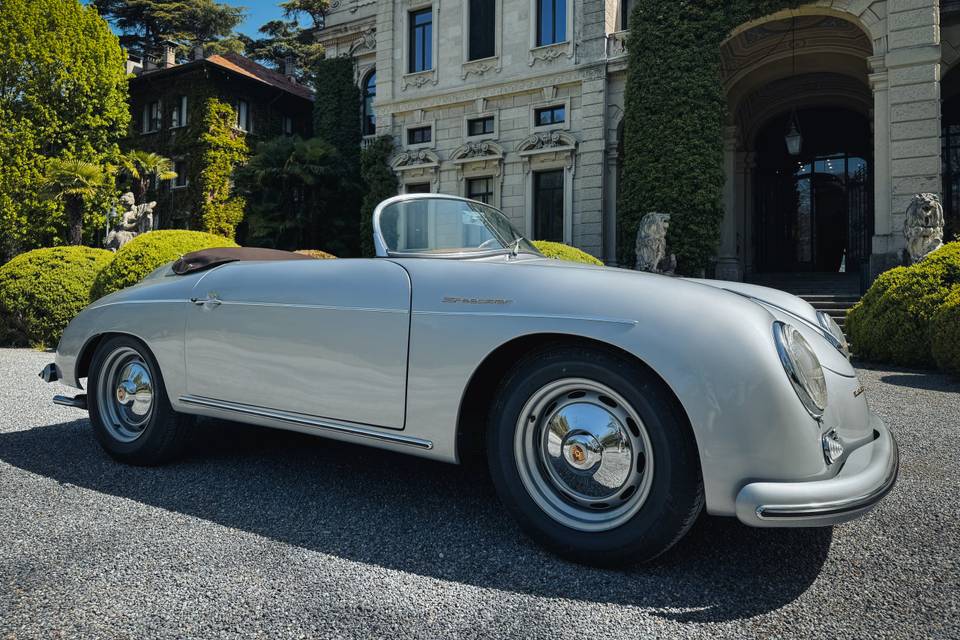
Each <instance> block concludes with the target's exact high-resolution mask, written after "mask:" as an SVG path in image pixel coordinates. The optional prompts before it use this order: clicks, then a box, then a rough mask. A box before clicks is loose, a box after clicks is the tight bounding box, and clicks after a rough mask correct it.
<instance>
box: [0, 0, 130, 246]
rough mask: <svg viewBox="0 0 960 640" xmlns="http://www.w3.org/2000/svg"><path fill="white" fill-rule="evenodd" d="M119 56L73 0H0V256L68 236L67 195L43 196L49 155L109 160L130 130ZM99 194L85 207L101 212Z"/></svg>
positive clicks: (96, 20) (100, 26)
mask: <svg viewBox="0 0 960 640" xmlns="http://www.w3.org/2000/svg"><path fill="white" fill-rule="evenodd" d="M124 60H125V56H124V53H123V50H122V49H121V48H120V45H119V43H118V41H117V38H116V36H115V35H114V34H113V33H112V32H111V31H110V27H109V25H107V23H105V22H104V21H103V20H102V19H101V18H100V17H99V16H98V15H97V13H96V11H95V10H93V9H92V8H88V7H84V6H82V5H81V4H80V3H79V2H77V1H76V0H3V1H2V2H0V123H2V126H0V168H2V170H0V259H5V258H9V257H10V256H11V255H14V254H15V253H17V252H19V251H23V250H26V249H30V248H32V247H37V246H42V245H49V244H55V243H58V242H62V241H63V239H64V236H65V234H64V230H65V220H64V207H63V204H62V203H61V202H59V201H57V200H50V199H49V198H45V197H44V194H43V193H42V188H43V176H44V175H45V173H46V171H47V165H48V163H49V162H50V161H51V159H53V158H61V159H64V160H69V159H75V160H83V161H86V162H91V163H95V164H105V163H107V162H110V161H112V160H113V159H114V158H115V157H116V154H117V153H118V148H117V141H118V140H119V139H120V137H121V136H122V135H124V134H125V133H126V131H127V126H128V123H129V121H130V113H129V110H128V107H127V82H126V73H125V71H124ZM103 204H105V203H100V202H98V203H97V207H95V208H92V209H91V208H87V209H86V210H85V211H84V216H85V217H86V218H87V220H88V222H90V221H92V220H93V219H97V220H102V218H103V215H104V212H105V211H104V210H103V206H102V205H103Z"/></svg>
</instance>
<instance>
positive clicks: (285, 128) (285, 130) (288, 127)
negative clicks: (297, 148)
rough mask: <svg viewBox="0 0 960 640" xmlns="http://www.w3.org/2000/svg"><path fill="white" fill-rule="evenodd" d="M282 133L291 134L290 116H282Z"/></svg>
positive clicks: (291, 122)
mask: <svg viewBox="0 0 960 640" xmlns="http://www.w3.org/2000/svg"><path fill="white" fill-rule="evenodd" d="M283 135H285V136H292V135H293V118H291V117H290V116H283Z"/></svg>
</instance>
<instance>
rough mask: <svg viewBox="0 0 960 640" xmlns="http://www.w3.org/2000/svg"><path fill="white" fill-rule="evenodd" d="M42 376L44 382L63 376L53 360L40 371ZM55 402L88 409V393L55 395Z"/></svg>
mask: <svg viewBox="0 0 960 640" xmlns="http://www.w3.org/2000/svg"><path fill="white" fill-rule="evenodd" d="M40 377H41V378H43V381H44V382H57V381H58V380H60V378H62V377H63V376H61V375H60V369H59V368H58V367H57V365H56V364H54V363H52V362H51V363H50V364H48V365H47V366H45V367H44V368H43V371H41V372H40ZM53 404H59V405H61V406H64V407H73V408H74V409H86V408H87V394H85V393H81V394H78V395H76V396H74V397H72V398H71V397H70V396H53Z"/></svg>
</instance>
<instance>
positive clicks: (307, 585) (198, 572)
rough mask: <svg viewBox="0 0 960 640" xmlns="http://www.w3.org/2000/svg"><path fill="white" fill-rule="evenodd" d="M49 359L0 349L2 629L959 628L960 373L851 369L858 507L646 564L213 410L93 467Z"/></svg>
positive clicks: (404, 634) (383, 464)
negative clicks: (561, 549) (598, 566)
mask: <svg viewBox="0 0 960 640" xmlns="http://www.w3.org/2000/svg"><path fill="white" fill-rule="evenodd" d="M51 359H52V357H51V354H47V353H38V352H34V351H29V350H0V638H18V639H24V638H56V637H91V638H92V637H97V638H102V637H122V638H146V637H169V638H175V637H181V638H182V637H189V638H198V637H217V638H250V637H257V636H262V637H305V638H319V637H335V638H341V637H356V638H367V637H380V638H385V637H389V638H390V639H391V640H399V639H400V638H408V637H409V638H414V637H421V638H486V637H519V638H550V639H553V638H578V639H597V640H600V639H602V640H612V639H613V638H638V637H697V638H699V637H729V638H743V637H750V636H752V637H771V636H776V637H799V638H809V637H823V638H837V637H844V638H868V637H869V638H880V637H884V638H887V637H889V638H894V637H896V638H916V637H941V638H947V637H960V568H958V563H960V491H958V488H960V446H958V431H960V393H958V392H960V383H958V381H957V380H955V379H950V378H947V377H944V376H941V375H937V374H931V373H917V372H910V371H899V370H898V371H888V370H874V369H862V370H861V372H860V373H861V377H862V379H863V383H864V386H865V387H866V388H867V392H868V396H869V398H870V401H871V404H872V406H873V408H874V410H875V411H877V412H878V413H879V414H880V415H881V416H882V417H883V419H884V420H886V421H887V423H888V424H889V425H890V426H891V428H892V429H893V430H894V432H895V433H896V434H897V437H898V439H899V442H900V445H901V456H902V461H901V475H900V481H899V483H898V484H897V486H896V488H895V489H894V491H893V492H892V493H891V494H890V495H889V496H888V497H887V499H886V501H885V502H883V503H882V504H881V505H880V507H879V508H878V509H877V510H875V511H874V512H873V513H872V514H870V515H869V516H867V517H866V518H863V519H861V520H859V521H857V522H853V523H849V524H845V525H841V526H838V527H836V528H834V529H832V530H830V529H807V530H758V529H750V528H747V527H744V526H741V525H740V524H738V523H736V522H734V521H730V520H726V519H717V518H708V517H704V518H702V519H701V520H700V521H699V522H698V524H697V525H696V526H695V528H694V530H693V531H692V532H691V534H690V535H689V536H688V537H687V538H686V539H685V540H683V541H682V542H681V543H680V544H679V545H678V546H677V547H676V548H675V549H674V550H673V551H671V552H670V553H668V554H667V555H666V556H665V557H663V558H661V559H660V560H658V561H657V562H655V563H654V564H652V565H649V566H642V567H637V568H632V569H627V570H623V571H601V570H595V569H589V568H585V567H582V566H577V565H573V564H569V563H566V562H564V561H562V560H559V559H557V558H556V557H554V556H552V555H550V554H548V553H545V552H543V551H541V550H540V549H539V548H537V547H536V546H534V545H533V544H532V543H531V542H530V541H529V540H527V539H526V538H525V537H524V536H523V535H522V534H521V533H520V532H519V530H518V529H517V527H516V526H515V525H514V524H513V522H512V521H511V520H510V518H509V517H508V516H507V515H506V514H505V513H504V512H503V511H502V510H501V508H500V507H499V505H498V503H497V500H496V497H495V496H494V494H493V490H492V487H491V486H490V483H489V480H486V479H480V480H479V481H478V479H477V476H476V474H475V473H471V472H469V471H467V470H465V469H462V468H458V467H454V466H448V465H443V464H439V463H431V462H424V461H421V460H417V459H414V458H407V457H403V456H400V455H395V454H389V453H384V452H380V451H376V450H372V449H365V448H360V447H356V446H351V445H346V444H340V443H335V442H331V441H326V440H322V439H312V438H309V437H306V436H299V435H296V434H288V433H282V432H275V431H269V430H260V429H254V428H250V427H243V426H240V425H233V424H225V423H207V424H204V425H202V426H201V427H200V429H201V430H200V432H199V434H198V441H197V442H196V444H194V446H193V447H192V448H191V451H190V455H189V457H188V458H187V459H185V460H183V461H182V462H180V463H178V464H174V465H171V466H168V467H163V468H155V469H141V468H132V467H126V466H122V465H119V464H116V463H114V462H112V461H111V460H109V459H108V458H107V456H106V455H105V454H103V453H102V452H101V450H100V449H99V447H98V446H97V445H96V444H95V443H94V440H93V437H92V435H91V434H90V429H89V423H88V421H87V419H86V414H85V413H83V412H80V411H78V410H75V409H68V408H62V407H56V406H54V405H52V404H51V403H50V397H51V396H52V395H53V394H54V393H57V392H60V391H59V390H58V389H57V388H55V387H56V385H46V384H44V383H43V382H42V381H41V380H40V378H38V377H37V372H38V371H39V370H40V369H41V368H42V366H43V365H44V364H46V363H47V362H50V361H51Z"/></svg>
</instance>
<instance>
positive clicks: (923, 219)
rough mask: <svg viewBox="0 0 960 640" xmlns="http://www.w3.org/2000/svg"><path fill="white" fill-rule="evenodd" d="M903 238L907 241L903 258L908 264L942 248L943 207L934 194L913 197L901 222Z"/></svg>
mask: <svg viewBox="0 0 960 640" xmlns="http://www.w3.org/2000/svg"><path fill="white" fill-rule="evenodd" d="M903 236H904V238H906V240H907V248H906V253H907V255H906V256H905V257H907V258H909V262H910V263H914V262H919V261H920V260H923V259H924V258H925V257H927V256H928V255H929V254H931V253H933V252H934V251H936V250H937V249H939V248H940V247H942V246H943V205H941V204H940V198H939V197H938V196H937V195H936V194H934V193H918V194H917V195H915V196H913V200H912V201H911V202H910V206H908V207H907V217H906V219H905V220H904V221H903Z"/></svg>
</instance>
